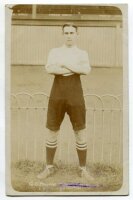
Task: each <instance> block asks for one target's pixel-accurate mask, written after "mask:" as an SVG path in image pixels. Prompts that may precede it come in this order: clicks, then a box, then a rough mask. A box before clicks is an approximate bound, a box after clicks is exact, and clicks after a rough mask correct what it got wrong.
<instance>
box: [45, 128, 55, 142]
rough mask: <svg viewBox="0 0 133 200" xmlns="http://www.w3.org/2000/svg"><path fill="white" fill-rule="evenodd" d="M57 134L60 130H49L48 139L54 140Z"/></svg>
mask: <svg viewBox="0 0 133 200" xmlns="http://www.w3.org/2000/svg"><path fill="white" fill-rule="evenodd" d="M57 136H58V131H51V130H49V132H48V133H47V140H48V141H50V142H54V141H56V140H57Z"/></svg>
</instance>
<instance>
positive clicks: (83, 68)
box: [63, 52, 91, 75]
mask: <svg viewBox="0 0 133 200" xmlns="http://www.w3.org/2000/svg"><path fill="white" fill-rule="evenodd" d="M63 68H64V69H68V70H71V71H72V72H74V73H77V74H83V75H86V74H88V73H89V72H90V70H91V67H90V64H89V59H88V54H87V53H86V52H85V53H84V54H83V57H82V58H81V60H80V62H79V63H77V64H72V63H65V64H64V66H63Z"/></svg>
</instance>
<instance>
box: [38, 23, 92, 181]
mask: <svg viewBox="0 0 133 200" xmlns="http://www.w3.org/2000/svg"><path fill="white" fill-rule="evenodd" d="M62 31H63V37H64V45H63V46H61V47H59V48H54V49H52V50H51V51H50V53H49V56H48V61H47V64H46V71H47V72H48V73H50V74H53V75H55V79H54V83H53V86H52V90H51V94H50V99H49V104H48V112H47V124H46V127H47V128H48V129H49V133H48V136H47V141H46V164H47V165H46V168H45V169H44V171H43V172H42V173H41V174H39V175H38V178H39V179H45V178H47V177H48V176H50V175H52V174H53V173H54V172H55V167H54V166H53V160H54V156H55V151H56V148H57V136H58V131H59V129H60V125H61V123H62V121H63V119H64V115H65V113H67V114H68V115H69V118H70V121H71V123H72V127H73V130H74V134H75V139H76V149H77V154H78V158H79V168H80V172H81V176H84V177H85V178H87V179H88V180H92V179H93V177H92V176H91V175H90V174H89V172H88V171H87V170H86V155H87V143H86V136H85V131H84V129H85V118H86V110H85V102H84V97H83V90H82V86H81V81H80V75H86V74H88V73H89V72H90V70H91V68H90V65H89V60H88V54H87V52H86V51H83V50H81V49H79V48H78V47H77V46H76V42H77V39H78V28H77V26H76V25H74V24H73V23H68V24H64V25H63V27H62Z"/></svg>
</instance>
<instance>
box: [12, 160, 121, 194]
mask: <svg viewBox="0 0 133 200" xmlns="http://www.w3.org/2000/svg"><path fill="white" fill-rule="evenodd" d="M44 167H45V165H44V163H42V162H31V161H20V162H16V163H12V166H11V168H12V170H11V172H12V176H11V177H12V186H13V188H14V189H15V190H17V191H19V192H104V191H117V190H119V189H120V187H121V185H122V169H120V168H118V167H113V166H108V165H103V164H99V163H95V164H93V165H88V166H87V168H89V169H90V171H91V173H92V175H93V177H94V182H93V183H92V182H89V181H86V180H84V179H83V178H81V177H79V176H78V168H77V167H74V166H64V165H62V164H58V167H57V168H58V170H57V172H56V173H55V174H54V175H53V176H52V177H48V178H47V179H45V180H42V181H40V180H39V179H37V174H38V173H40V172H41V171H42V170H43V169H44Z"/></svg>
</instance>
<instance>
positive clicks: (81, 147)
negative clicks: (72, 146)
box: [76, 143, 87, 167]
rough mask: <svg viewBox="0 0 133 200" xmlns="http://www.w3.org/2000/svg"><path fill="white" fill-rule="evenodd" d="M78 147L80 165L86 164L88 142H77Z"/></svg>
mask: <svg viewBox="0 0 133 200" xmlns="http://www.w3.org/2000/svg"><path fill="white" fill-rule="evenodd" d="M76 149H77V154H78V158H79V165H80V167H83V166H86V156H87V144H86V143H83V144H79V143H76Z"/></svg>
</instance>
